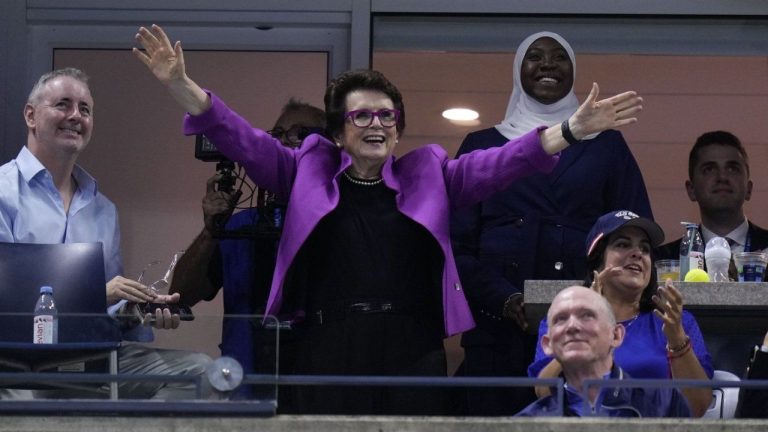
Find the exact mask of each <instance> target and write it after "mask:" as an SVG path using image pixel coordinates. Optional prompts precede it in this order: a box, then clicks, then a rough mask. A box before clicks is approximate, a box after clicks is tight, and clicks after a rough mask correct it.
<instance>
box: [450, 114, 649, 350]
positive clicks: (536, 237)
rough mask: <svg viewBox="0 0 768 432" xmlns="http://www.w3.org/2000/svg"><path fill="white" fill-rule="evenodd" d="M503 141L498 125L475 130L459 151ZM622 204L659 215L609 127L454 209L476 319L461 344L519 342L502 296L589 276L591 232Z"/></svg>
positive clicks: (457, 248)
mask: <svg viewBox="0 0 768 432" xmlns="http://www.w3.org/2000/svg"><path fill="white" fill-rule="evenodd" d="M505 141H506V138H505V137H504V136H503V135H501V134H500V133H499V132H498V131H497V130H496V129H495V128H490V129H485V130H481V131H478V132H473V133H471V134H469V135H467V137H466V138H465V139H464V142H463V143H462V145H461V148H460V149H459V152H458V153H457V156H458V155H462V154H466V153H471V152H473V151H475V150H478V149H487V148H494V147H496V146H499V145H502V144H503V143H504V142H505ZM619 209H628V210H632V211H634V212H636V213H638V214H640V215H642V216H645V217H649V218H653V215H652V212H651V206H650V202H649V200H648V194H647V192H646V189H645V183H644V182H643V177H642V174H641V173H640V169H639V168H638V166H637V162H635V159H634V157H633V156H632V153H631V152H630V150H629V147H627V144H626V142H625V141H624V139H623V137H622V135H621V133H620V132H618V131H615V130H608V131H605V132H603V133H601V134H599V135H598V136H597V137H595V138H593V139H590V140H585V141H582V142H581V143H579V144H577V145H573V146H569V147H568V148H566V149H565V150H564V151H563V152H562V153H561V157H560V162H559V163H558V165H557V166H556V167H555V169H554V170H553V171H552V172H550V173H546V174H545V173H539V174H534V175H531V176H529V177H526V178H524V179H521V180H519V181H517V182H515V183H514V184H513V185H511V186H510V187H508V188H506V189H504V190H503V191H502V192H500V193H498V194H496V195H494V196H493V197H491V198H489V199H488V200H486V201H483V202H482V203H480V204H477V205H475V206H472V207H470V208H466V209H461V210H460V211H457V212H454V214H453V217H452V221H451V235H452V238H453V241H454V250H455V252H456V262H457V264H458V268H459V275H460V276H461V278H462V281H463V282H464V286H465V291H466V294H467V298H468V300H469V305H470V307H471V308H472V312H473V314H474V317H475V319H476V320H477V323H478V328H477V329H476V330H474V331H472V332H470V333H469V334H465V335H464V338H463V344H464V345H465V346H468V345H472V344H493V343H497V344H498V343H502V344H512V343H514V340H513V338H512V336H513V333H514V332H516V331H517V330H516V327H517V326H516V325H515V324H514V323H512V322H511V321H507V320H502V318H501V316H502V308H503V305H504V301H505V300H506V299H507V298H508V297H509V296H510V295H512V294H515V293H522V292H523V283H524V281H525V280H527V279H557V280H569V279H578V280H581V279H583V278H584V276H585V273H586V259H585V250H586V246H585V243H586V236H587V233H588V232H589V230H590V229H591V228H592V225H593V224H594V223H595V221H596V220H597V218H599V217H600V216H602V215H603V214H605V213H607V212H609V211H611V210H619ZM479 330H482V332H481V331H479Z"/></svg>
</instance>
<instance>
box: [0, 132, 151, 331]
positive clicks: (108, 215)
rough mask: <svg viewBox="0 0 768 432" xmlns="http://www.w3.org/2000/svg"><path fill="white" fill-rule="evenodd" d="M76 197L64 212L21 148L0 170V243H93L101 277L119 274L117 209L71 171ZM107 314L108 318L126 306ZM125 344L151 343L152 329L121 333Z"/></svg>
mask: <svg viewBox="0 0 768 432" xmlns="http://www.w3.org/2000/svg"><path fill="white" fill-rule="evenodd" d="M72 176H73V177H74V179H75V181H76V182H77V191H76V192H75V195H74V197H73V198H72V202H71V203H70V206H69V213H66V212H65V211H64V203H63V201H62V199H61V195H60V194H59V191H58V190H57V189H56V187H55V185H54V184H53V177H52V176H51V174H50V172H48V170H47V169H46V168H45V167H44V166H43V164H42V163H40V161H39V160H38V159H37V158H36V157H35V156H34V155H33V154H32V153H31V152H30V151H29V149H28V148H27V147H26V146H25V147H23V148H22V149H21V151H20V152H19V154H18V156H16V159H14V160H11V161H10V162H8V163H6V164H5V165H3V166H0V241H1V242H9V243H48V244H53V243H93V242H101V243H102V245H103V248H104V273H105V276H106V280H107V281H109V280H112V278H114V277H115V276H118V275H121V274H122V273H123V265H122V261H121V258H120V227H119V225H118V221H117V210H116V208H115V205H114V204H113V203H112V202H111V201H110V200H109V199H107V197H105V196H104V195H103V194H102V193H100V192H99V191H98V188H97V186H96V180H95V179H94V178H93V177H91V176H90V175H89V174H88V173H87V172H86V171H85V170H84V169H82V168H80V167H79V166H75V168H74V170H73V172H72ZM124 302H125V301H124V300H123V301H121V302H119V303H117V304H115V305H112V306H110V307H109V308H108V311H109V313H110V314H111V315H114V313H115V312H116V311H117V309H118V308H119V307H120V306H121V305H122V303H124ZM123 337H124V338H125V339H126V340H137V341H151V340H152V331H151V329H148V328H144V327H141V326H138V327H135V328H133V329H131V330H129V331H126V332H124V334H123Z"/></svg>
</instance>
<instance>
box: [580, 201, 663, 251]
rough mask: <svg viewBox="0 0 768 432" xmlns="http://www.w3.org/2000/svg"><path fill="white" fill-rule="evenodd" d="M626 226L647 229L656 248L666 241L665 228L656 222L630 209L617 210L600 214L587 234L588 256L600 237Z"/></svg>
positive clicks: (652, 244)
mask: <svg viewBox="0 0 768 432" xmlns="http://www.w3.org/2000/svg"><path fill="white" fill-rule="evenodd" d="M625 226H633V227H638V228H640V229H641V230H643V231H645V233H646V234H647V235H648V239H649V240H650V241H651V247H653V248H655V247H658V246H660V245H661V244H662V243H663V242H664V230H662V229H661V227H660V226H659V224H657V223H656V222H654V221H652V220H650V219H648V218H644V217H640V216H638V215H637V214H636V213H634V212H631V211H629V210H616V211H612V212H610V213H606V214H604V215H602V216H600V218H599V219H597V222H595V225H594V226H592V229H591V230H590V231H589V234H588V235H587V244H586V246H587V257H589V256H590V255H591V254H592V251H593V250H594V249H595V246H597V243H598V242H599V241H600V239H602V238H604V237H608V236H609V235H611V233H612V232H614V231H616V230H617V229H619V228H621V227H625Z"/></svg>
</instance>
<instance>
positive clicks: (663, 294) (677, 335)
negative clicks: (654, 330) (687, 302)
mask: <svg viewBox="0 0 768 432" xmlns="http://www.w3.org/2000/svg"><path fill="white" fill-rule="evenodd" d="M653 303H655V304H656V307H657V309H654V310H653V313H655V314H656V316H658V317H659V318H661V320H662V321H664V324H663V325H662V326H661V330H662V331H663V332H664V336H666V337H667V344H669V346H673V347H677V346H681V345H683V344H684V343H685V338H686V335H685V329H683V295H682V294H681V293H680V291H679V290H678V289H677V288H675V286H674V285H673V284H672V281H671V280H670V279H667V282H666V283H665V284H664V286H663V287H660V288H659V290H658V292H657V294H656V295H654V296H653Z"/></svg>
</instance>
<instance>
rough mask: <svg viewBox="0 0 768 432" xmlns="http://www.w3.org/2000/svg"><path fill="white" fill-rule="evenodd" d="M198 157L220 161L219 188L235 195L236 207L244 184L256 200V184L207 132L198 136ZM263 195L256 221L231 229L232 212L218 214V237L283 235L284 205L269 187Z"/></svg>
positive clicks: (217, 185)
mask: <svg viewBox="0 0 768 432" xmlns="http://www.w3.org/2000/svg"><path fill="white" fill-rule="evenodd" d="M195 159H198V160H201V161H203V162H216V172H217V173H218V174H219V175H220V176H221V178H220V179H219V180H218V182H216V190H218V191H221V192H225V193H227V194H229V195H231V196H232V210H234V209H235V207H236V206H237V204H238V202H239V200H240V197H241V195H242V191H241V189H242V188H243V186H246V188H247V189H250V193H251V198H250V199H249V198H248V197H246V198H245V200H246V201H251V202H253V198H254V196H253V193H254V188H253V186H252V185H250V184H248V183H247V182H245V179H244V178H243V179H241V178H240V174H239V172H238V170H237V166H236V164H235V162H233V161H231V160H229V159H227V157H226V156H224V155H223V154H222V153H221V152H220V151H219V150H218V149H217V148H216V146H215V145H213V143H212V142H211V141H210V140H208V137H206V136H205V135H203V134H198V135H197V137H196V139H195ZM238 180H240V186H239V187H238V188H237V189H236V188H235V185H236V184H237V181H238ZM261 195H264V196H263V197H261V201H263V202H261V201H259V200H257V201H258V202H257V207H258V211H259V215H258V216H257V217H254V223H253V224H251V225H244V226H242V227H240V228H238V229H237V230H234V231H228V230H226V228H225V226H226V222H227V220H229V217H230V216H231V213H228V214H220V215H218V216H221V217H220V218H217V220H216V226H217V230H216V232H214V233H213V234H214V236H215V237H217V238H246V239H266V240H275V239H278V238H279V237H280V232H281V231H282V229H281V228H282V217H283V210H284V209H282V208H278V207H276V205H277V204H276V202H275V197H274V194H270V193H269V192H266V191H265V193H262V194H261ZM266 213H269V214H266ZM267 216H269V217H267ZM278 217H279V221H278Z"/></svg>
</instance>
